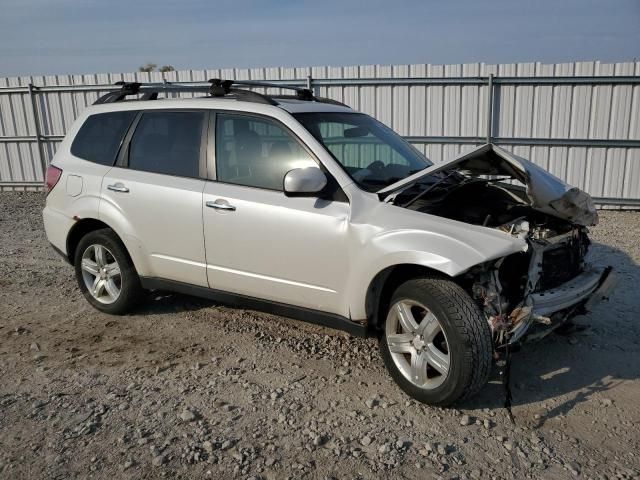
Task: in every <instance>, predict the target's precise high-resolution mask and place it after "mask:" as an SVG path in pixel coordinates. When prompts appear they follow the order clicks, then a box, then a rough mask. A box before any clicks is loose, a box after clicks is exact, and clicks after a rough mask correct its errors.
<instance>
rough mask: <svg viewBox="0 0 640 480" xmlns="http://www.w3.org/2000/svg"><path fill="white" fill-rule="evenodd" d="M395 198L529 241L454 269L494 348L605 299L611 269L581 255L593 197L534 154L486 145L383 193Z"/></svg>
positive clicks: (544, 330)
mask: <svg viewBox="0 0 640 480" xmlns="http://www.w3.org/2000/svg"><path fill="white" fill-rule="evenodd" d="M378 193H379V195H380V197H381V199H383V200H384V201H386V202H392V203H393V204H395V205H398V206H402V207H405V208H410V209H412V210H417V211H420V212H424V213H428V214H431V215H437V216H441V217H445V218H450V219H453V220H458V221H461V222H466V223H470V224H473V225H481V226H484V227H487V228H494V229H498V230H501V231H504V232H505V233H508V234H510V235H513V236H515V237H518V238H521V239H523V240H525V241H526V242H527V247H528V248H527V249H526V251H525V252H519V253H514V254H511V255H508V256H506V257H503V258H500V259H498V260H495V261H491V262H487V263H484V264H481V265H478V266H476V267H474V268H472V269H470V270H469V271H467V272H466V273H465V274H463V275H461V276H460V277H459V280H460V282H461V283H462V284H463V286H464V287H465V288H466V289H467V291H468V292H470V293H471V295H472V296H473V298H474V299H475V300H476V301H477V302H478V304H479V305H480V307H481V308H482V309H483V311H484V313H485V315H486V318H487V321H488V322H489V326H490V328H491V330H492V332H493V334H494V341H495V347H496V349H500V348H501V347H504V346H506V345H511V344H514V343H516V342H519V341H521V340H524V339H525V338H526V339H536V338H541V337H543V336H545V335H546V334H548V333H549V332H551V331H552V330H554V329H555V328H557V327H559V326H560V325H562V323H564V322H565V321H566V320H567V319H569V318H571V317H572V316H573V315H575V314H578V313H583V312H584V311H585V310H586V309H588V308H589V307H590V306H591V305H592V304H593V303H595V302H597V301H598V300H601V299H603V298H605V297H606V295H607V294H608V292H609V290H610V289H611V288H613V286H614V283H615V281H614V277H613V275H612V273H611V268H610V267H606V268H600V269H597V268H595V267H593V266H591V265H590V264H589V263H588V262H587V259H586V257H587V252H588V249H589V243H590V242H589V238H588V236H587V233H588V229H587V226H589V225H596V224H597V222H598V214H597V212H596V209H595V206H594V204H593V201H592V199H591V197H590V196H589V195H588V194H587V193H585V192H583V191H582V190H580V189H578V188H575V187H571V186H569V185H567V184H566V183H564V182H563V181H561V180H560V179H558V178H556V177H554V176H553V175H551V174H550V173H548V172H546V171H545V170H543V169H542V168H540V167H538V166H537V165H535V164H533V163H532V162H530V161H528V160H525V159H523V158H520V157H518V156H516V155H513V154H512V153H510V152H507V151H506V150H503V149H501V148H499V147H496V146H495V145H491V144H487V145H484V146H482V147H479V148H478V149H476V150H474V151H472V152H470V153H467V154H464V155H462V156H460V157H458V158H456V159H454V160H452V161H449V162H445V163H441V164H438V165H434V166H432V167H429V168H427V169H425V170H423V171H421V172H419V173H417V174H415V175H413V176H411V177H409V178H407V179H405V180H402V181H400V182H397V183H396V184H394V185H391V186H389V187H387V188H385V189H383V190H381V191H380V192H378Z"/></svg>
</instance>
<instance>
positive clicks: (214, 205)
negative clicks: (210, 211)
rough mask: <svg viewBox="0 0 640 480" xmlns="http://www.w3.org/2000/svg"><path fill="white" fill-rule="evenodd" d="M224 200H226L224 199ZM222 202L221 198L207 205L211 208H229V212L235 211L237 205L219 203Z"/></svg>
mask: <svg viewBox="0 0 640 480" xmlns="http://www.w3.org/2000/svg"><path fill="white" fill-rule="evenodd" d="M222 201H224V200H222ZM219 202H221V201H220V200H216V201H215V202H207V203H206V205H207V207H209V208H214V209H216V210H227V211H229V212H235V211H236V207H234V206H233V205H230V204H228V203H226V201H225V203H219Z"/></svg>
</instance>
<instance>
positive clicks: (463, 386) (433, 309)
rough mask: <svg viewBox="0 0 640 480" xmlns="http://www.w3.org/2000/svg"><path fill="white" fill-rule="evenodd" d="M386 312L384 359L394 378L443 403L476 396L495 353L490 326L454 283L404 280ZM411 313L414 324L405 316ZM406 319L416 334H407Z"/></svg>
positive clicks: (431, 400) (410, 391) (436, 279)
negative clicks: (414, 328)
mask: <svg viewBox="0 0 640 480" xmlns="http://www.w3.org/2000/svg"><path fill="white" fill-rule="evenodd" d="M407 312H409V313H407ZM384 313H385V315H384V316H382V317H381V318H384V319H385V323H384V325H382V327H383V331H382V335H381V337H380V350H381V354H382V358H383V360H384V363H385V365H386V367H387V369H388V370H389V373H390V374H391V376H392V377H393V379H394V380H395V382H396V383H397V384H398V385H399V386H400V388H401V389H402V390H403V391H404V392H405V393H407V394H408V395H410V396H411V397H412V398H414V399H416V400H418V401H420V402H422V403H426V404H429V405H433V406H439V407H446V406H450V405H452V404H454V403H455V402H459V401H462V400H464V399H466V398H469V397H470V396H472V395H474V394H475V393H477V392H478V391H479V390H480V389H481V388H482V387H483V386H484V385H485V384H486V383H487V381H488V380H489V375H490V372H491V365H492V353H493V343H492V338H491V331H490V329H489V325H488V323H487V321H486V320H485V319H484V317H483V316H482V314H481V313H480V310H479V308H478V306H477V305H476V304H475V303H474V302H473V300H472V299H471V297H470V296H469V295H468V294H467V292H465V291H464V290H463V289H462V288H461V287H460V286H459V285H457V284H456V283H455V282H453V281H451V280H449V279H446V278H442V277H437V276H433V277H424V278H418V279H412V280H408V281H406V282H404V283H403V284H401V285H400V286H399V287H398V288H397V289H396V290H395V292H394V293H393V294H392V296H391V301H390V302H389V307H388V308H387V311H386V312H384ZM422 315H424V316H422ZM409 316H411V317H413V319H414V321H415V323H411V321H410V320H409V321H407V320H406V319H407V318H409ZM434 319H435V320H436V321H437V324H438V325H437V326H436V325H435V324H434V321H433V320H434ZM407 324H411V325H413V327H416V326H417V329H416V330H415V331H416V332H418V333H417V334H416V333H408V332H409V331H410V329H405V328H404V327H405V326H406V325H407ZM438 327H439V328H440V331H438V330H437V328H438ZM443 338H444V342H443ZM407 364H408V365H409V367H408V368H407ZM425 365H426V368H424V367H425ZM425 371H426V374H425V373H424V372H425ZM443 372H445V373H443Z"/></svg>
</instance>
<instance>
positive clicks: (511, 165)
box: [378, 143, 598, 226]
mask: <svg viewBox="0 0 640 480" xmlns="http://www.w3.org/2000/svg"><path fill="white" fill-rule="evenodd" d="M453 167H457V170H459V171H460V172H461V173H465V172H469V173H472V174H474V175H489V176H491V175H499V176H503V175H509V176H511V177H512V178H514V179H516V180H518V181H519V182H521V183H522V184H523V185H524V186H525V188H526V196H527V198H528V200H529V204H530V205H531V207H533V208H535V209H536V210H539V211H541V212H544V213H547V214H549V215H553V216H555V217H558V218H562V219H564V220H568V221H570V222H572V223H575V224H578V225H584V226H588V225H596V224H597V223H598V213H597V212H596V208H595V205H594V203H593V200H592V198H591V196H590V195H589V194H587V193H586V192H584V191H582V190H580V189H579V188H577V187H572V186H571V185H568V184H566V183H565V182H563V181H562V180H560V179H559V178H558V177H556V176H554V175H552V174H551V173H549V172H547V171H546V170H544V169H543V168H541V167H539V166H538V165H536V164H535V163H533V162H531V161H529V160H526V159H524V158H522V157H519V156H517V155H514V154H513V153H511V152H508V151H506V150H504V149H502V148H500V147H498V146H496V145H493V144H491V143H488V144H486V145H482V146H481V147H478V148H476V149H475V150H473V151H471V152H469V153H465V154H463V155H461V156H459V157H456V158H454V159H453V160H449V161H446V162H442V163H438V164H436V165H432V166H431V167H428V168H425V169H424V170H421V171H419V172H418V173H415V174H413V175H411V176H409V177H407V178H404V179H402V180H400V181H398V182H396V183H393V184H391V185H389V186H388V187H385V188H383V189H382V190H379V191H378V195H379V196H380V197H381V198H387V197H388V196H389V195H391V194H394V193H398V192H400V191H402V190H404V189H406V188H408V187H410V186H411V185H413V184H414V183H416V182H417V181H418V180H420V179H422V178H425V177H428V176H429V175H433V174H435V173H437V172H441V171H443V170H450V169H451V168H453Z"/></svg>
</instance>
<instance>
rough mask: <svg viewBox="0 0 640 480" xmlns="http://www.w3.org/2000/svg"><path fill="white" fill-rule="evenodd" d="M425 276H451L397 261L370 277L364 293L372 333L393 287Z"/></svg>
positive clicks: (377, 329) (380, 321)
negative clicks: (397, 262)
mask: <svg viewBox="0 0 640 480" xmlns="http://www.w3.org/2000/svg"><path fill="white" fill-rule="evenodd" d="M425 276H430V277H442V278H452V277H450V276H448V275H445V274H444V273H442V272H440V271H438V270H436V269H434V268H430V267H427V266H424V265H419V264H415V263H399V264H396V265H390V266H388V267H386V268H384V269H382V270H381V271H379V272H378V273H377V274H376V275H375V276H374V277H373V278H372V279H371V281H370V282H369V285H368V287H367V291H366V294H365V312H366V316H367V325H368V327H369V330H370V331H371V332H372V333H376V332H378V331H379V329H380V326H381V325H382V321H383V320H382V319H381V317H382V312H384V311H385V310H386V308H387V306H388V304H389V301H390V300H391V295H392V294H393V292H394V291H395V289H396V288H397V287H398V286H399V285H400V284H401V283H402V282H405V281H407V280H410V279H413V278H420V277H425Z"/></svg>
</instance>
